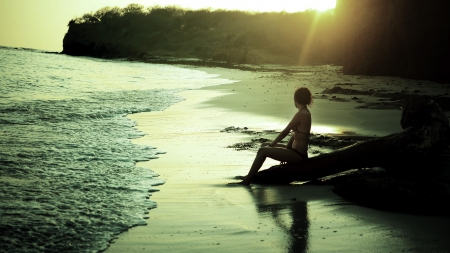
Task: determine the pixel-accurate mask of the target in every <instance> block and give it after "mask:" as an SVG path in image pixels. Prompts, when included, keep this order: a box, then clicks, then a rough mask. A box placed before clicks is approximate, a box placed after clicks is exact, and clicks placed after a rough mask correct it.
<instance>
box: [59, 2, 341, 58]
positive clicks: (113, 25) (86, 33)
mask: <svg viewBox="0 0 450 253" xmlns="http://www.w3.org/2000/svg"><path fill="white" fill-rule="evenodd" d="M68 26H69V30H68V32H67V34H66V36H65V38H64V43H63V44H64V45H63V46H64V50H63V53H66V54H70V55H88V56H94V57H103V58H116V57H132V58H135V57H140V58H145V57H146V56H150V55H153V56H174V57H195V58H200V59H213V60H218V61H224V62H228V63H256V64H259V63H285V64H297V63H308V64H325V63H336V64H339V63H340V59H341V58H342V57H341V54H340V51H341V50H340V48H341V44H340V43H336V41H338V40H337V39H336V38H337V37H338V34H336V32H335V31H336V30H337V29H335V15H334V12H333V11H328V12H323V13H320V12H316V11H312V10H309V11H305V12H297V13H286V12H271V13H252V12H244V11H228V10H214V11H212V10H210V9H201V10H187V9H181V8H178V7H174V6H168V7H158V6H156V7H149V8H147V9H146V8H144V6H142V5H138V4H130V5H128V6H127V7H125V8H118V7H104V8H102V9H100V10H98V11H96V12H95V13H88V14H84V15H83V16H82V17H79V18H76V19H74V20H71V21H70V22H69V24H68Z"/></svg>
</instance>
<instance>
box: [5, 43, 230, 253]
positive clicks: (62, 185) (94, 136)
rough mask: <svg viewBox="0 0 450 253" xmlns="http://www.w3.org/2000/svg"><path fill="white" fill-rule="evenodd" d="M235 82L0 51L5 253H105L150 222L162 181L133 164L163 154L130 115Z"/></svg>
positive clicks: (166, 68) (164, 68)
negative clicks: (143, 139)
mask: <svg viewBox="0 0 450 253" xmlns="http://www.w3.org/2000/svg"><path fill="white" fill-rule="evenodd" d="M230 82H232V81H230V80H226V79H221V78H218V77H217V76H215V75H210V74H207V73H205V72H202V71H196V70H189V69H183V68H179V67H175V66H171V65H155V64H145V63H137V62H127V61H110V60H101V59H92V58H84V57H70V56H66V55H59V54H47V53H44V52H41V51H37V50H23V49H22V50H18V49H13V48H8V47H0V245H1V246H0V252H99V251H102V250H104V249H106V248H107V247H108V245H109V242H110V241H111V240H112V239H113V238H114V237H115V236H116V235H117V234H119V233H121V232H123V231H126V230H127V229H128V228H130V227H132V226H136V225H146V224H147V222H146V218H147V217H146V216H147V215H148V212H149V209H152V208H155V207H156V203H155V202H153V201H152V200H151V194H152V192H155V191H158V190H159V189H157V188H154V186H157V185H161V184H163V183H164V180H163V179H161V178H159V177H158V175H157V173H156V172H157V171H158V168H139V167H136V166H135V164H136V162H137V161H146V160H150V159H155V158H158V157H159V155H160V154H161V153H164V152H163V151H160V150H157V149H156V148H154V147H151V146H140V145H135V144H132V143H131V142H130V139H133V138H139V137H140V136H142V135H144V134H145V133H141V132H139V131H137V130H136V129H135V128H134V126H135V123H134V122H132V121H131V120H129V119H128V118H127V117H125V116H126V115H127V114H130V113H138V112H148V111H155V110H156V111H157V110H164V109H165V108H167V107H169V106H170V105H172V104H174V103H177V102H179V101H181V100H182V98H181V97H179V96H177V94H176V92H178V91H181V90H186V89H197V88H201V87H204V86H210V85H219V84H224V83H230ZM156 194H157V193H156ZM150 212H151V211H150ZM147 225H148V226H151V223H149V224H147Z"/></svg>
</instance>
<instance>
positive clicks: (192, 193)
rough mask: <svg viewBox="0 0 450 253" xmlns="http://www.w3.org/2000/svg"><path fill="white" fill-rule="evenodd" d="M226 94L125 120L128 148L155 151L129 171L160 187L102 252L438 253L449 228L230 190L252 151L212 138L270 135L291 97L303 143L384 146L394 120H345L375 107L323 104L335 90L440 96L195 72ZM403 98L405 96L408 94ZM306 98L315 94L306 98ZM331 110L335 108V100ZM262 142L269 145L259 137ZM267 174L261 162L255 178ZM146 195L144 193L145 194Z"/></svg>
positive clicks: (321, 191)
mask: <svg viewBox="0 0 450 253" xmlns="http://www.w3.org/2000/svg"><path fill="white" fill-rule="evenodd" d="M196 69H199V70H204V71H206V72H208V73H212V74H220V75H221V77H222V78H228V79H234V80H239V82H236V83H233V84H227V85H220V86H214V87H207V88H203V89H200V90H190V91H184V92H180V93H179V95H180V96H182V97H184V98H186V100H185V101H182V102H180V103H177V104H175V105H173V106H171V107H170V108H168V109H167V110H165V111H162V112H150V113H140V114H133V115H129V117H130V118H131V119H132V120H134V121H136V122H137V123H138V129H139V130H141V131H143V132H145V133H147V135H146V136H144V137H142V138H140V139H136V140H133V142H134V143H137V144H144V145H150V146H156V147H157V148H158V150H161V151H167V153H166V154H163V155H160V158H159V159H156V160H151V161H148V162H141V163H139V164H138V166H140V167H148V168H150V169H152V170H154V171H156V172H157V173H159V174H160V178H162V179H164V180H165V181H166V183H165V184H164V185H161V186H158V187H157V188H159V189H160V191H159V192H155V193H152V194H153V195H152V196H150V199H152V200H153V201H156V203H157V205H158V207H157V208H156V209H152V210H150V211H149V215H148V216H149V219H148V220H147V222H148V225H147V226H140V227H135V228H132V229H130V230H129V231H128V232H126V233H123V234H121V235H119V237H118V239H117V240H115V241H114V242H113V243H112V244H111V246H110V247H109V248H108V249H107V250H106V252H403V251H404V252H447V251H448V250H449V249H450V241H449V240H448V239H447V238H448V228H449V227H450V218H448V217H441V216H418V215H410V214H402V213H391V212H384V211H378V210H375V209H371V208H367V207H363V206H359V205H356V204H354V203H351V202H349V201H347V200H345V199H343V198H341V197H339V196H337V195H335V194H334V193H333V192H332V186H314V185H303V184H301V183H296V184H291V185H286V186H274V185H271V186H269V185H252V186H251V187H239V186H237V187H236V186H235V187H230V186H227V185H226V184H227V183H228V182H233V181H236V180H235V179H234V176H236V175H245V174H246V173H247V171H248V168H249V167H250V165H251V162H252V161H253V158H254V155H255V153H254V151H251V150H243V151H236V150H234V149H232V148H227V146H229V145H233V144H235V143H238V142H246V141H249V140H250V139H251V138H254V136H251V135H247V134H243V133H233V132H230V133H227V132H221V130H223V129H225V128H226V127H230V126H235V127H241V128H242V127H248V128H249V129H251V130H255V131H262V130H281V129H282V128H283V127H284V126H285V125H286V124H287V122H288V121H289V120H290V118H291V117H292V115H293V114H294V113H295V110H296V109H295V107H294V105H293V98H292V96H293V91H294V90H295V88H297V87H300V86H307V87H309V88H310V89H311V90H312V92H313V94H314V95H315V102H314V105H313V107H312V108H311V113H312V116H313V129H312V132H313V133H334V134H341V133H346V134H349V133H350V134H353V135H365V136H384V135H387V134H391V133H395V132H399V131H402V129H401V127H400V124H399V121H400V110H398V109H397V110H396V109H389V110H380V109H355V107H357V106H361V105H364V104H366V103H367V102H378V103H380V101H379V98H378V97H376V96H357V97H358V98H357V99H353V97H355V96H353V95H336V97H335V98H333V97H332V96H333V95H327V96H326V97H324V98H322V94H321V92H322V91H323V90H324V89H326V88H332V87H333V86H334V85H335V84H336V83H347V84H348V83H353V84H354V85H352V86H349V85H346V86H345V87H346V88H349V87H352V88H354V89H361V90H363V89H378V90H381V89H385V90H388V89H390V90H388V91H391V92H394V91H399V92H400V91H402V90H405V89H406V88H407V89H408V90H410V91H411V92H412V91H415V90H419V91H420V92H421V93H423V94H425V93H429V94H431V95H437V94H441V93H445V92H447V91H448V88H446V87H448V85H447V86H445V85H442V84H436V83H432V82H426V81H412V80H405V79H400V78H393V77H370V78H369V77H358V76H343V75H341V74H340V73H339V72H338V71H337V70H338V69H339V67H331V66H319V67H314V68H305V69H304V71H302V72H297V73H294V74H289V75H281V74H280V73H278V72H264V73H260V72H248V71H247V72H245V71H241V70H230V69H221V68H196ZM408 92H409V91H408ZM316 93H317V94H316ZM339 99H340V100H339ZM269 137H270V136H269ZM275 164H277V162H276V161H273V160H267V161H266V163H265V165H264V166H263V169H264V168H268V167H270V166H271V165H275ZM149 188H150V187H149Z"/></svg>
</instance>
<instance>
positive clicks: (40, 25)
mask: <svg viewBox="0 0 450 253" xmlns="http://www.w3.org/2000/svg"><path fill="white" fill-rule="evenodd" d="M131 3H137V4H141V5H143V6H145V7H150V6H155V5H158V6H173V5H175V6H179V7H183V8H188V9H193V10H196V9H202V8H211V9H213V10H214V9H229V10H246V11H259V12H270V11H275V12H279V11H286V12H297V11H304V10H307V9H317V10H321V11H322V10H327V9H332V8H334V7H335V4H336V0H276V1H264V0H262V1H261V0H259V1H257V0H247V1H244V0H188V1H187V0H0V45H1V46H9V47H23V48H34V49H42V50H47V51H53V52H61V51H62V49H63V48H62V41H63V38H64V35H65V34H66V32H67V29H68V27H67V24H68V23H69V21H70V20H71V19H73V18H76V17H81V16H82V15H83V14H85V13H89V12H95V11H96V10H98V9H100V8H102V7H105V6H111V7H113V6H118V7H121V8H123V7H125V6H127V5H129V4H131Z"/></svg>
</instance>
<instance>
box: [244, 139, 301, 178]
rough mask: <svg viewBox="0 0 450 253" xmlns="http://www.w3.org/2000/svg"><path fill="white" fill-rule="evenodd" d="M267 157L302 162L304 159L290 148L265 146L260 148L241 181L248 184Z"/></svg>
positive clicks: (289, 161) (282, 160)
mask: <svg viewBox="0 0 450 253" xmlns="http://www.w3.org/2000/svg"><path fill="white" fill-rule="evenodd" d="M266 157H270V158H272V159H274V160H277V161H281V162H288V163H300V162H302V161H303V159H302V158H301V157H300V156H299V155H298V154H297V153H295V151H292V150H290V149H286V148H272V147H263V148H260V149H259V150H258V153H257V154H256V157H255V160H254V161H253V164H252V167H251V168H250V171H249V172H248V174H247V176H246V177H245V179H244V180H243V181H242V182H241V183H242V184H245V185H248V184H250V182H251V181H252V179H253V177H254V176H255V175H256V173H258V171H259V169H260V168H261V166H262V165H263V163H264V161H265V160H266Z"/></svg>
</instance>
